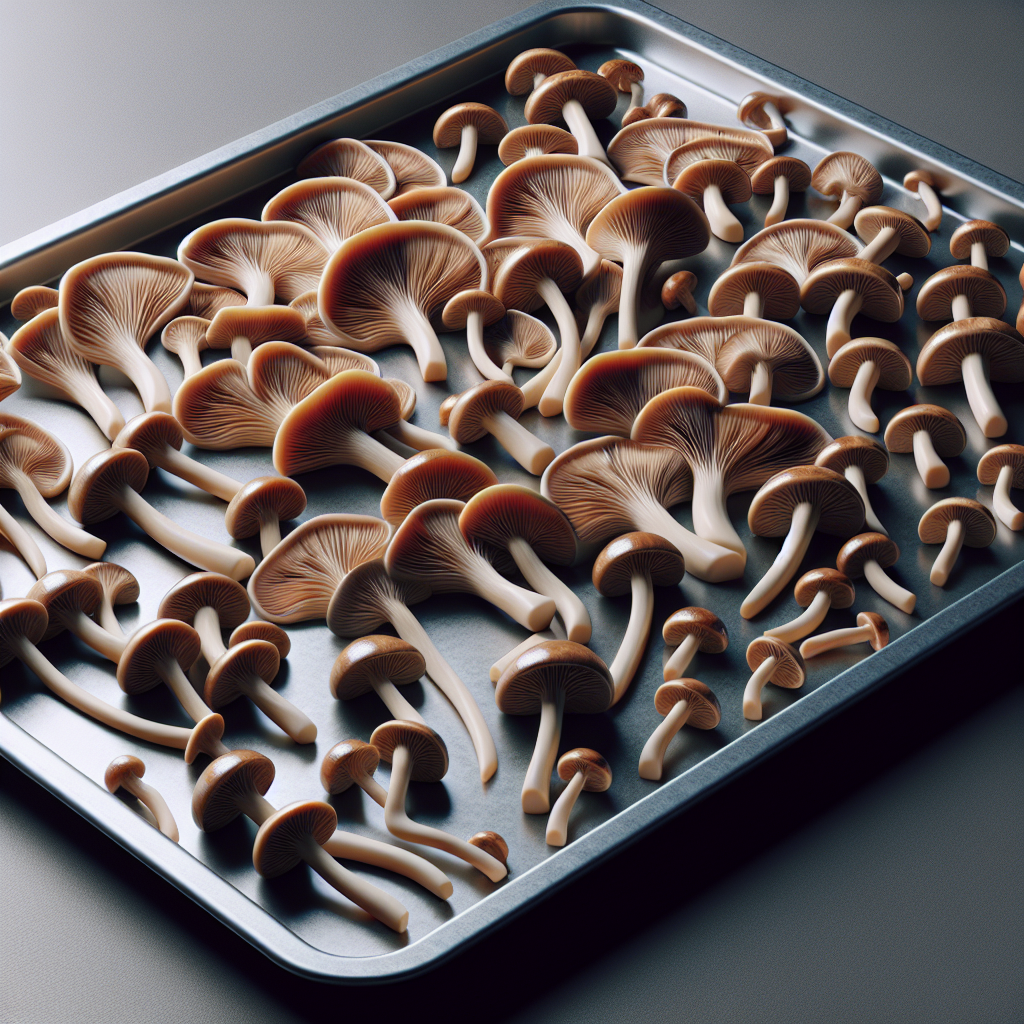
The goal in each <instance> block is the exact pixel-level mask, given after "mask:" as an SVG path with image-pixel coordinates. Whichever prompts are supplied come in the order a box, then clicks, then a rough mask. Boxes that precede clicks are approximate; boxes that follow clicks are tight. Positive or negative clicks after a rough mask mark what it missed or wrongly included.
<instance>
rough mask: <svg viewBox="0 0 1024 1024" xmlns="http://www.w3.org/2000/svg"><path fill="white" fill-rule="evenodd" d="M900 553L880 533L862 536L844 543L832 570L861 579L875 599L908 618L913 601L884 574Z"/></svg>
mask: <svg viewBox="0 0 1024 1024" xmlns="http://www.w3.org/2000/svg"><path fill="white" fill-rule="evenodd" d="M899 557H900V549H899V547H898V546H897V545H896V542H895V541H893V540H891V539H890V538H889V537H886V536H885V534H883V533H862V534H859V535H858V536H856V537H852V538H851V539H850V540H848V541H847V542H846V543H845V544H844V545H843V546H842V547H841V548H840V549H839V554H838V555H837V556H836V568H837V569H838V570H839V571H840V572H841V573H845V574H846V575H847V576H849V577H850V579H852V580H856V579H860V578H861V576H863V577H864V578H865V579H866V580H867V581H868V583H869V584H870V585H871V589H872V590H874V592H875V593H876V594H878V596H879V597H881V598H882V599H883V600H886V601H888V602H889V604H891V605H893V606H895V607H896V608H899V610H900V611H901V612H905V613H906V614H907V615H909V614H910V613H911V612H912V611H913V610H914V605H915V604H917V597H916V596H915V595H914V594H912V593H911V592H910V591H909V590H906V589H904V588H903V587H901V586H900V585H899V584H898V583H896V582H895V581H894V580H893V579H891V578H890V577H889V576H888V575H887V574H886V572H885V570H886V569H888V568H889V567H890V566H893V565H895V564H896V562H897V560H898V559H899Z"/></svg>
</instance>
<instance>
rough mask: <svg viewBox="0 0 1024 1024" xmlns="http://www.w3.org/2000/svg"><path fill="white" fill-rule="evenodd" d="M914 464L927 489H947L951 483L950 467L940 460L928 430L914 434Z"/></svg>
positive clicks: (917, 431)
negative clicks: (947, 485)
mask: <svg viewBox="0 0 1024 1024" xmlns="http://www.w3.org/2000/svg"><path fill="white" fill-rule="evenodd" d="M914 462H915V463H916V464H917V472H918V473H919V474H920V476H921V480H922V481H923V482H924V485H925V487H929V488H937V487H945V486H946V484H948V483H949V467H948V466H947V465H946V464H945V463H944V462H943V461H942V459H940V458H939V456H938V453H937V452H936V451H935V445H933V444H932V435H931V434H929V433H928V431H927V430H916V431H915V432H914Z"/></svg>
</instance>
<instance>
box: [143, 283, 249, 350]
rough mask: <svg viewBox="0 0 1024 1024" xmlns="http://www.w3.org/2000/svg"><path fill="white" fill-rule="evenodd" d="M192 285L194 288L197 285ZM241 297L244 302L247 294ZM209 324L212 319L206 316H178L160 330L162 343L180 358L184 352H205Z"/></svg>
mask: <svg viewBox="0 0 1024 1024" xmlns="http://www.w3.org/2000/svg"><path fill="white" fill-rule="evenodd" d="M192 287H193V288H194V287H195V285H193V286H192ZM225 290H226V289H225ZM239 297H240V298H241V300H242V302H243V303H244V302H245V296H244V295H242V296H239ZM209 326H210V321H209V320H207V319H206V317H202V316H176V317H175V318H174V319H173V320H172V321H171V322H170V323H169V324H167V326H166V327H165V328H164V329H163V330H162V331H161V332H160V344H161V345H163V347H164V348H165V349H167V351H168V352H173V353H174V354H175V355H176V356H178V357H179V358H181V354H182V353H183V352H195V353H196V354H199V353H200V352H205V351H206V350H207V348H208V347H209V346H208V345H207V344H206V332H207V330H208V329H209Z"/></svg>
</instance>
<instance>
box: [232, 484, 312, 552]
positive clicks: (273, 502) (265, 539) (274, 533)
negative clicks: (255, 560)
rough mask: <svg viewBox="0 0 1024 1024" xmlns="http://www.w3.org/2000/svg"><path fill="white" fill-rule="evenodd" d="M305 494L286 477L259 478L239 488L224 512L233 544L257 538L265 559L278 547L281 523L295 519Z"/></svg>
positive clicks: (299, 512)
mask: <svg viewBox="0 0 1024 1024" xmlns="http://www.w3.org/2000/svg"><path fill="white" fill-rule="evenodd" d="M305 507H306V492H305V491H303V489H302V488H301V487H300V486H299V485H298V484H297V483H296V482H295V481H294V480H290V479H288V478H287V477H279V476H258V477H256V479H255V480H250V481H249V482H248V483H246V484H242V485H241V486H240V487H239V488H238V490H237V491H236V493H235V496H234V497H233V498H232V499H231V501H230V502H229V504H228V507H227V509H226V511H225V512H224V526H225V527H226V529H227V531H228V533H229V534H231V536H232V537H234V538H235V540H244V539H245V538H247V537H254V536H256V535H257V534H258V535H259V538H260V550H261V551H262V552H263V556H264V558H265V557H266V556H267V555H269V554H270V552H271V551H273V550H274V548H276V547H277V545H278V544H280V543H281V521H282V520H284V521H286V522H287V521H288V520H291V519H297V518H298V517H299V515H300V514H301V513H302V511H303V509H305Z"/></svg>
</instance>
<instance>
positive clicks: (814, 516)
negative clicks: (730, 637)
mask: <svg viewBox="0 0 1024 1024" xmlns="http://www.w3.org/2000/svg"><path fill="white" fill-rule="evenodd" d="M820 518H821V512H820V510H819V509H818V506H817V505H813V504H811V502H809V501H802V502H800V504H799V505H797V507H796V508H795V509H793V519H792V522H791V523H790V527H789V533H787V534H786V539H785V540H784V541H783V542H782V547H781V548H780V549H779V553H778V555H777V557H776V559H775V561H774V562H772V565H771V568H770V569H769V570H768V571H767V572H766V573H765V574H764V575H763V576H762V577H761V579H760V580H759V581H758V582H757V584H756V586H755V587H754V589H753V590H751V592H750V593H749V594H747V596H746V597H745V598H744V599H743V604H741V605H740V615H742V616H743V618H745V619H752V618H753V617H754V616H755V615H757V614H758V613H759V612H761V611H763V610H764V609H765V608H766V607H767V606H768V605H769V604H770V603H771V602H772V601H774V600H775V598H776V597H778V595H779V594H780V593H781V592H782V589H783V588H784V587H785V586H786V584H787V583H788V582H789V581H790V580H791V579H792V578H793V574H794V573H795V572H796V571H797V569H799V568H800V563H801V562H802V561H803V557H804V555H805V554H807V548H808V546H809V545H810V543H811V538H812V537H813V536H814V531H815V530H816V529H817V527H818V520H819V519H820Z"/></svg>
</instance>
